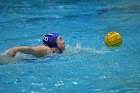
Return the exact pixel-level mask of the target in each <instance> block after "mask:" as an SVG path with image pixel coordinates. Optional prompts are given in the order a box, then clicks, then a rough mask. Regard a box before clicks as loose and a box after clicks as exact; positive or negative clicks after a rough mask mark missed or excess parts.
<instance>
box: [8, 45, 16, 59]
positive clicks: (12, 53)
mask: <svg viewBox="0 0 140 93" xmlns="http://www.w3.org/2000/svg"><path fill="white" fill-rule="evenodd" d="M16 53H17V49H16V47H14V48H11V49H9V50H8V51H7V55H8V56H9V57H15V55H16Z"/></svg>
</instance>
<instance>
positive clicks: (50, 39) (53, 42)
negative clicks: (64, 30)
mask: <svg viewBox="0 0 140 93" xmlns="http://www.w3.org/2000/svg"><path fill="white" fill-rule="evenodd" d="M42 41H43V44H44V45H45V46H48V47H50V48H58V49H60V50H61V51H63V50H64V49H65V44H64V41H63V40H62V38H61V36H60V35H59V34H56V33H50V34H45V35H43V38H42Z"/></svg>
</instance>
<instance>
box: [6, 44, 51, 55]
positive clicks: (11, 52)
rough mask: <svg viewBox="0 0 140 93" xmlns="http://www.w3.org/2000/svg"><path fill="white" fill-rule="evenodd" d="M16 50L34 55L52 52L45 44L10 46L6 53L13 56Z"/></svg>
mask: <svg viewBox="0 0 140 93" xmlns="http://www.w3.org/2000/svg"><path fill="white" fill-rule="evenodd" d="M17 52H21V53H24V54H31V55H33V56H35V57H43V56H44V55H48V54H50V53H52V50H50V49H49V48H48V47H46V46H36V47H29V46H20V47H14V48H11V49H10V50H9V51H8V52H7V55H9V56H10V57H15V55H16V53H17Z"/></svg>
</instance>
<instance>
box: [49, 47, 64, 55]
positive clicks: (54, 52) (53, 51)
mask: <svg viewBox="0 0 140 93" xmlns="http://www.w3.org/2000/svg"><path fill="white" fill-rule="evenodd" d="M57 48H58V50H59V51H60V54H61V53H62V52H63V51H62V50H61V49H60V48H59V47H57ZM51 50H52V49H51ZM52 51H53V50H52ZM53 53H55V52H54V51H53Z"/></svg>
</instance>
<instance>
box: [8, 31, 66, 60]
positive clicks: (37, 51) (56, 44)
mask: <svg viewBox="0 0 140 93" xmlns="http://www.w3.org/2000/svg"><path fill="white" fill-rule="evenodd" d="M42 42H43V44H44V45H40V46H35V47H29V46H19V47H13V48H11V49H9V50H8V51H7V55H8V56H10V57H15V55H16V53H17V52H21V53H24V54H30V55H33V56H35V57H44V56H47V55H50V54H52V53H62V52H63V51H64V50H65V44H64V41H63V40H62V38H61V36H60V35H59V34H55V33H50V34H45V35H43V38H42Z"/></svg>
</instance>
